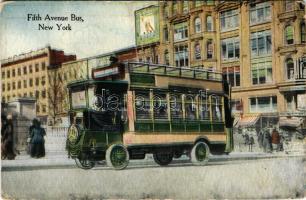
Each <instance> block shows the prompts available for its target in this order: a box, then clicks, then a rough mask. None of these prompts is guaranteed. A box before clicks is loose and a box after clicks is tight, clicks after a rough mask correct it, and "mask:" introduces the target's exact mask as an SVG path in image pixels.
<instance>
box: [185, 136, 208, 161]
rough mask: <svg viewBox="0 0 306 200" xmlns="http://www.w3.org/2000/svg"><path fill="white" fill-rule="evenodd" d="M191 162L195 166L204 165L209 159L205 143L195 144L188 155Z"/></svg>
mask: <svg viewBox="0 0 306 200" xmlns="http://www.w3.org/2000/svg"><path fill="white" fill-rule="evenodd" d="M190 157H191V162H192V163H193V164H195V165H205V164H206V163H207V162H208V159H209V147H208V145H207V144H206V143H205V142H202V141H200V142H197V143H196V144H195V145H194V146H193V148H192V150H191V153H190Z"/></svg>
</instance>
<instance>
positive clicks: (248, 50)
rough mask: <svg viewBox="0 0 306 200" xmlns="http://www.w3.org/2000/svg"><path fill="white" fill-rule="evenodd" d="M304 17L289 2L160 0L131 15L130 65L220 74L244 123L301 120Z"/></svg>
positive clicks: (305, 92) (305, 90)
mask: <svg viewBox="0 0 306 200" xmlns="http://www.w3.org/2000/svg"><path fill="white" fill-rule="evenodd" d="M155 9H157V10H158V11H157V12H155ZM156 13H157V14H156ZM304 16H305V3H304V2H303V1H295V0H289V1H288V0H286V1H285V0H284V1H261V0H252V1H238V0H237V1H221V0H215V1H214V0H205V1H160V2H159V5H158V6H156V8H155V7H154V6H150V7H148V8H143V9H141V10H138V11H136V12H135V17H136V19H135V22H136V44H137V59H138V60H139V61H144V62H151V63H161V64H167V65H172V66H177V67H197V68H205V69H208V70H212V71H213V70H218V71H222V72H223V74H224V77H225V78H226V79H227V80H228V81H229V82H230V84H231V86H232V99H233V101H232V104H233V111H234V113H236V116H237V119H239V121H240V122H239V123H241V124H243V125H252V124H254V123H256V122H258V123H260V124H261V127H267V126H268V127H271V126H274V125H275V124H276V123H277V122H278V121H279V119H280V118H282V117H285V118H286V120H289V119H287V117H291V116H296V117H303V118H304V119H305V118H306V62H305V61H306V48H305V46H306V30H305V20H306V19H305V18H304ZM148 23H150V24H154V25H155V27H154V26H153V25H152V27H153V30H156V35H154V31H153V33H152V30H151V29H150V30H151V31H150V32H146V31H143V30H145V29H144V28H143V27H145V25H146V24H148ZM142 29H143V30H142Z"/></svg>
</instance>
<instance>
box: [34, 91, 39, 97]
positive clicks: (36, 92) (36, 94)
mask: <svg viewBox="0 0 306 200" xmlns="http://www.w3.org/2000/svg"><path fill="white" fill-rule="evenodd" d="M35 97H36V98H37V99H38V98H39V91H38V90H36V91H35Z"/></svg>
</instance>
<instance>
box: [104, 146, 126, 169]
mask: <svg viewBox="0 0 306 200" xmlns="http://www.w3.org/2000/svg"><path fill="white" fill-rule="evenodd" d="M106 163H107V165H108V166H109V167H112V168H114V169H116V170H120V169H124V168H126V167H127V166H128V164H129V152H128V150H127V149H126V147H125V146H124V145H122V144H113V145H111V146H110V147H109V148H108V149H107V151H106Z"/></svg>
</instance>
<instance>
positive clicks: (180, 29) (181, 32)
mask: <svg viewBox="0 0 306 200" xmlns="http://www.w3.org/2000/svg"><path fill="white" fill-rule="evenodd" d="M187 38H188V26H187V22H183V23H179V24H175V25H174V41H175V42H176V41H180V40H184V39H187Z"/></svg>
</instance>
